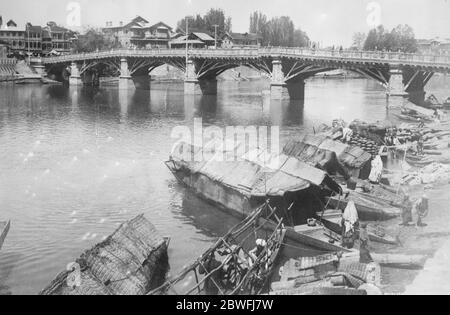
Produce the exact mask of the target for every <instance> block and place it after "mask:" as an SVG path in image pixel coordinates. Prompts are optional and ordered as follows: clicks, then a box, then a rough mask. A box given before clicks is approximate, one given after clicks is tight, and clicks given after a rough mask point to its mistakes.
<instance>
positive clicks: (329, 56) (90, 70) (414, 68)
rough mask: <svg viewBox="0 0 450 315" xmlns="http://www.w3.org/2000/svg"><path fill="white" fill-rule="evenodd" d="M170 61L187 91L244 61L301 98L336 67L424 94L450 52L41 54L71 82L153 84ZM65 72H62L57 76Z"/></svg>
mask: <svg viewBox="0 0 450 315" xmlns="http://www.w3.org/2000/svg"><path fill="white" fill-rule="evenodd" d="M165 64H167V65H171V66H174V67H176V68H178V69H180V70H182V71H183V72H184V73H185V93H186V94H197V93H202V94H216V93H217V76H218V75H220V74H221V73H223V72H225V71H227V70H229V69H232V68H236V67H239V66H246V67H249V68H252V69H255V70H257V71H259V72H261V73H264V74H265V75H267V76H268V77H269V78H270V88H271V97H272V98H274V99H281V98H285V97H289V98H291V99H303V98H304V90H305V80H306V79H308V78H310V77H312V76H314V75H316V74H319V73H321V72H327V71H331V70H336V69H345V70H350V71H353V72H356V73H359V74H361V75H363V76H365V77H368V78H370V79H373V80H376V81H377V82H379V83H380V84H382V85H383V86H384V87H385V88H386V91H387V93H388V94H389V95H392V94H401V95H407V94H409V95H411V96H414V97H416V98H419V99H420V98H423V97H424V95H425V86H426V84H427V83H428V82H429V80H430V79H431V78H432V76H433V75H434V74H435V73H446V74H449V73H450V56H449V55H437V56H436V55H421V54H404V53H387V52H366V51H343V52H338V51H330V50H314V49H301V48H255V49H250V48H249V49H189V50H188V51H187V53H186V51H185V50H183V49H152V50H136V49H121V50H111V51H103V52H94V53H84V54H72V55H63V56H57V57H48V58H42V64H41V65H40V68H42V66H44V67H45V70H46V71H47V73H49V74H50V73H53V74H55V73H56V74H59V73H60V71H62V70H64V69H66V70H67V74H68V75H67V78H66V79H68V81H69V83H70V84H71V85H82V84H88V83H92V80H95V77H96V76H98V71H97V70H98V68H99V67H105V66H106V67H109V69H113V70H114V72H116V74H117V75H118V76H119V84H120V86H121V87H130V86H135V87H136V88H149V87H150V76H151V72H152V70H154V69H155V68H157V67H159V66H161V65H165ZM59 77H60V78H62V77H63V76H59Z"/></svg>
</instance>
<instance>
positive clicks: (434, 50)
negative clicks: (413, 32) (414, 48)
mask: <svg viewBox="0 0 450 315" xmlns="http://www.w3.org/2000/svg"><path fill="white" fill-rule="evenodd" d="M417 45H418V49H419V52H420V53H423V54H444V55H448V54H450V38H447V39H440V38H433V39H419V40H417Z"/></svg>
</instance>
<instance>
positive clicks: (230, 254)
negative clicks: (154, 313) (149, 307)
mask: <svg viewBox="0 0 450 315" xmlns="http://www.w3.org/2000/svg"><path fill="white" fill-rule="evenodd" d="M275 213H276V211H275V210H274V209H272V208H271V207H270V205H268V204H266V205H264V206H261V207H260V208H259V209H257V210H255V211H254V212H253V213H252V214H251V215H249V216H248V217H247V218H246V219H244V220H243V221H241V222H240V223H239V224H237V225H236V226H234V227H233V228H232V229H231V230H230V231H229V232H228V233H227V234H226V235H224V236H223V237H221V238H220V239H219V240H218V241H217V242H216V243H215V244H214V245H213V246H211V247H210V248H209V249H208V250H207V251H205V252H204V253H203V254H202V255H201V256H200V257H199V258H198V259H197V260H196V261H195V262H194V263H193V264H192V265H190V266H188V267H186V268H185V269H184V270H183V271H182V272H181V273H180V274H178V275H177V276H175V277H174V278H173V279H170V280H168V281H167V282H166V283H164V284H163V285H162V286H160V287H158V288H156V289H155V290H152V291H151V292H150V293H149V295H168V294H176V295H241V294H245V295H250V294H251V295H255V294H262V293H264V292H267V289H268V287H269V284H270V283H269V280H270V277H271V276H272V272H273V270H274V267H275V264H276V262H277V260H278V257H279V255H280V252H281V250H282V247H283V246H284V238H285V232H286V229H285V228H284V225H283V220H282V219H278V218H277V217H276V215H275ZM273 219H275V221H276V224H274V225H272V224H268V223H269V222H272V220H273ZM255 246H256V247H255Z"/></svg>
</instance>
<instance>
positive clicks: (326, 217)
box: [318, 210, 399, 245]
mask: <svg viewBox="0 0 450 315" xmlns="http://www.w3.org/2000/svg"><path fill="white" fill-rule="evenodd" d="M318 216H320V219H319V220H320V222H322V224H323V225H324V226H325V227H326V228H328V229H330V230H331V231H333V232H334V233H336V234H338V235H339V234H341V232H342V226H341V223H342V212H341V211H340V210H337V211H333V210H329V211H325V212H324V213H320V214H318ZM355 233H356V235H357V236H359V229H357V230H356V231H355ZM367 233H368V235H369V239H370V240H371V241H372V242H376V243H382V244H388V245H398V244H399V241H398V239H397V238H396V237H394V236H392V235H389V234H388V233H386V231H384V229H382V228H381V227H379V226H376V225H374V224H368V226H367Z"/></svg>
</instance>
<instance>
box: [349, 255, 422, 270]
mask: <svg viewBox="0 0 450 315" xmlns="http://www.w3.org/2000/svg"><path fill="white" fill-rule="evenodd" d="M370 256H371V257H372V259H373V260H374V261H375V262H376V263H377V264H379V265H380V266H382V267H389V268H395V269H423V267H424V265H425V262H426V260H427V256H425V255H405V254H388V253H381V254H380V253H371V254H370ZM341 261H342V262H345V263H355V262H358V261H359V256H358V255H356V254H354V253H350V254H344V255H343V257H342V258H341Z"/></svg>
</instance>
